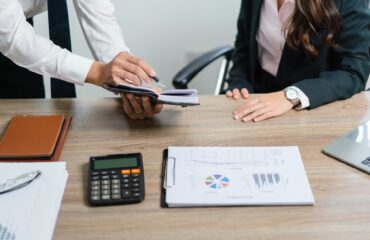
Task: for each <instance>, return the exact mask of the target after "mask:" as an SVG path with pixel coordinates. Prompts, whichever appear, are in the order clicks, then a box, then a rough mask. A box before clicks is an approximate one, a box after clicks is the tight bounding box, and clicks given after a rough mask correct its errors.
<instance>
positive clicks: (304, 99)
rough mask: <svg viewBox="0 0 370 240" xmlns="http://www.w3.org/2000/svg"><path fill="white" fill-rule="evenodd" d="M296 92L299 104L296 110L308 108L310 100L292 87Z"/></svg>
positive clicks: (299, 90)
mask: <svg viewBox="0 0 370 240" xmlns="http://www.w3.org/2000/svg"><path fill="white" fill-rule="evenodd" d="M292 88H293V89H295V90H296V91H297V92H298V99H299V101H300V102H301V103H300V104H299V105H298V106H297V107H295V109H296V110H303V109H306V108H308V107H309V106H310V100H309V99H308V97H307V95H306V94H305V93H304V92H303V91H302V90H301V89H299V88H297V87H295V86H292Z"/></svg>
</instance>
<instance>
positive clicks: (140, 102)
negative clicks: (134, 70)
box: [121, 94, 163, 120]
mask: <svg viewBox="0 0 370 240" xmlns="http://www.w3.org/2000/svg"><path fill="white" fill-rule="evenodd" d="M121 98H122V100H123V110H124V111H125V112H126V113H127V115H128V117H129V118H130V119H133V120H137V119H140V120H143V119H148V118H152V117H153V116H154V115H155V114H158V113H160V112H161V111H162V108H163V105H162V104H156V105H152V103H151V102H150V99H149V97H135V96H134V95H133V94H121Z"/></svg>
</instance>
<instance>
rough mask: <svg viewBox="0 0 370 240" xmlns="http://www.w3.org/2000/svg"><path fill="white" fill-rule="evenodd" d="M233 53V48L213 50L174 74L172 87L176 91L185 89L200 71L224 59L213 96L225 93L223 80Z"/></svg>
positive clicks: (226, 47) (224, 47) (225, 47)
mask: <svg viewBox="0 0 370 240" xmlns="http://www.w3.org/2000/svg"><path fill="white" fill-rule="evenodd" d="M233 51H234V47H233V46H223V47H219V48H216V49H213V50H211V51H209V52H207V53H205V54H203V55H202V56H200V57H198V58H196V59H195V60H194V61H192V62H191V63H189V64H188V65H187V66H185V67H184V68H183V69H182V70H180V72H178V73H177V74H176V76H175V77H174V78H173V80H172V83H173V85H174V87H175V88H178V89H187V88H188V84H189V83H190V82H191V81H192V80H193V78H194V77H195V76H196V75H197V74H198V73H199V72H200V71H202V70H203V69H204V68H205V67H207V66H208V65H209V64H211V63H213V62H214V61H215V60H217V59H219V58H221V57H224V60H223V61H222V65H221V70H220V74H219V77H218V81H217V85H216V90H215V95H219V94H223V93H225V80H226V77H227V74H228V71H229V67H230V63H231V57H232V53H233Z"/></svg>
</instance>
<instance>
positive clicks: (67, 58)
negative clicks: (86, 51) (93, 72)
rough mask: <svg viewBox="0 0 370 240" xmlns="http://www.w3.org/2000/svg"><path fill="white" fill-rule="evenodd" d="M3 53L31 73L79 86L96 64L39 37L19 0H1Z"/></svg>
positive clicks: (0, 23)
mask: <svg viewBox="0 0 370 240" xmlns="http://www.w3.org/2000/svg"><path fill="white" fill-rule="evenodd" d="M0 52H1V53H2V54H4V55H5V56H7V57H8V58H10V59H11V60H12V61H13V62H14V63H16V64H17V65H19V66H22V67H24V68H27V69H29V70H30V71H33V72H36V73H39V74H41V75H48V76H50V77H54V78H58V79H62V80H65V81H68V82H72V83H77V84H83V83H84V81H85V80H86V76H87V74H88V72H89V70H90V67H91V65H92V63H93V61H92V60H90V59H87V58H84V57H80V56H78V55H75V54H72V53H71V52H69V51H67V50H66V49H61V48H60V47H58V46H56V45H55V44H53V42H52V41H50V40H48V39H46V38H43V37H41V36H38V35H37V34H36V33H35V31H34V29H33V27H32V26H31V25H30V24H29V23H28V22H27V21H26V19H25V16H24V13H23V9H22V6H21V5H20V3H19V1H18V0H11V1H9V0H0Z"/></svg>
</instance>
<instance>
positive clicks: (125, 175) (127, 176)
mask: <svg viewBox="0 0 370 240" xmlns="http://www.w3.org/2000/svg"><path fill="white" fill-rule="evenodd" d="M122 178H124V179H125V178H130V175H128V174H123V175H122Z"/></svg>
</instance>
